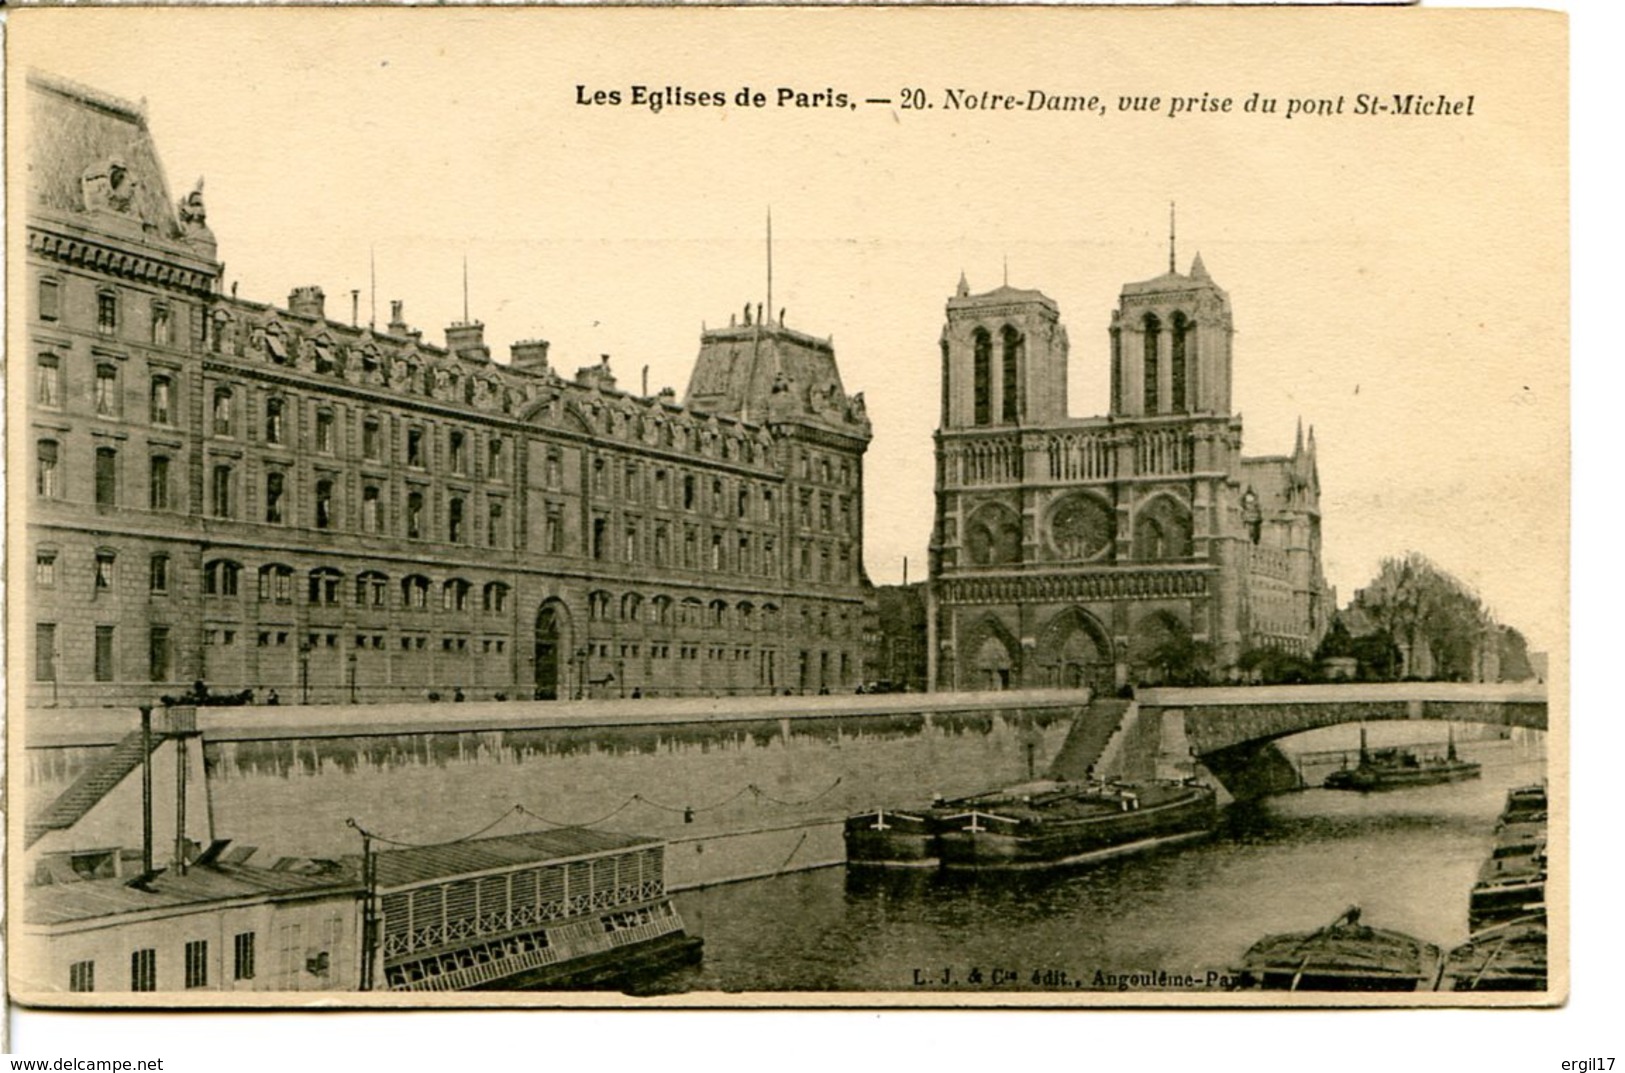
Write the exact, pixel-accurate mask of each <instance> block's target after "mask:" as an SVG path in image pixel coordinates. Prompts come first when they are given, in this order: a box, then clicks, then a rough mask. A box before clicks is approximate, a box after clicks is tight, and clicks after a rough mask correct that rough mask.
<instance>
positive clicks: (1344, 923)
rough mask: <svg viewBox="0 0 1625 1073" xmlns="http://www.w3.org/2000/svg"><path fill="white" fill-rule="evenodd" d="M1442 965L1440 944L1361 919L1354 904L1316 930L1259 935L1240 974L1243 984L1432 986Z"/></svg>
mask: <svg viewBox="0 0 1625 1073" xmlns="http://www.w3.org/2000/svg"><path fill="white" fill-rule="evenodd" d="M1443 968H1444V956H1443V954H1442V953H1441V952H1440V950H1439V948H1438V947H1437V946H1434V945H1433V944H1432V943H1426V942H1423V941H1422V940H1420V939H1413V938H1412V937H1410V936H1409V935H1402V934H1401V933H1399V932H1397V931H1384V930H1382V929H1379V928H1372V927H1369V926H1367V925H1365V924H1361V923H1360V910H1359V907H1358V906H1350V907H1349V908H1348V909H1345V910H1344V911H1343V914H1342V915H1341V916H1339V917H1338V918H1337V919H1336V920H1334V921H1332V922H1331V923H1330V924H1328V925H1327V926H1326V927H1324V928H1320V929H1318V930H1316V931H1307V932H1305V931H1299V932H1287V933H1285V934H1281V935H1269V936H1265V937H1264V938H1263V939H1260V940H1259V941H1258V942H1256V943H1254V944H1253V945H1252V947H1251V948H1250V949H1249V950H1248V951H1247V953H1246V955H1245V956H1243V958H1242V963H1241V967H1240V968H1239V969H1238V970H1237V974H1236V975H1237V980H1238V984H1237V986H1238V987H1239V988H1241V989H1243V990H1264V991H1432V990H1433V989H1434V988H1436V987H1437V986H1438V983H1439V976H1440V973H1441V972H1442V971H1443Z"/></svg>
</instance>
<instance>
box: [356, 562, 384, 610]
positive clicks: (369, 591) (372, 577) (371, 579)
mask: <svg viewBox="0 0 1625 1073" xmlns="http://www.w3.org/2000/svg"><path fill="white" fill-rule="evenodd" d="M388 587H389V578H387V577H385V576H384V575H383V574H380V573H379V572H378V571H376V570H368V571H367V572H365V573H362V574H357V575H356V579H355V605H356V606H357V607H385V606H387V600H388V595H387V594H388Z"/></svg>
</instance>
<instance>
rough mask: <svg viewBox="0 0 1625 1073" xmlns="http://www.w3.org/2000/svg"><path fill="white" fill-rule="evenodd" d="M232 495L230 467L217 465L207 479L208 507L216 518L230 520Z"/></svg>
mask: <svg viewBox="0 0 1625 1073" xmlns="http://www.w3.org/2000/svg"><path fill="white" fill-rule="evenodd" d="M233 499H234V497H233V495H232V489H231V467H230V466H227V465H218V466H215V467H214V472H213V475H212V476H211V477H210V479H209V506H210V508H211V510H212V512H213V514H214V516H215V517H216V518H230V517H231V516H232V502H233Z"/></svg>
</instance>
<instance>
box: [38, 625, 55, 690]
mask: <svg viewBox="0 0 1625 1073" xmlns="http://www.w3.org/2000/svg"><path fill="white" fill-rule="evenodd" d="M34 681H36V682H54V681H56V623H54V622H37V623H35V624H34Z"/></svg>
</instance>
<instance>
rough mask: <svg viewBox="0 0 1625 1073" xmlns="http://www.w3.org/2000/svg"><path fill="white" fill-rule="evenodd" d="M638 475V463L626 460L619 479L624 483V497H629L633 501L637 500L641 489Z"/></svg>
mask: <svg viewBox="0 0 1625 1073" xmlns="http://www.w3.org/2000/svg"><path fill="white" fill-rule="evenodd" d="M638 476H639V474H638V464H637V463H636V462H628V463H627V464H626V471H625V472H624V473H622V475H621V480H622V481H623V482H624V483H625V494H626V498H627V499H630V500H631V501H632V502H634V503H636V502H637V501H638V499H639V498H640V493H641V491H642V487H641V486H642V484H643V482H642V481H640V480H638Z"/></svg>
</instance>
